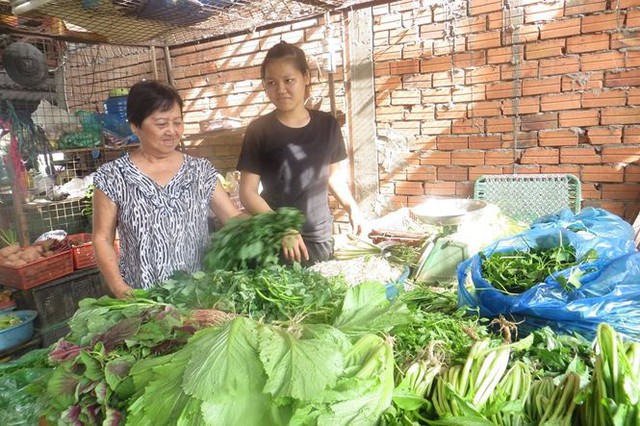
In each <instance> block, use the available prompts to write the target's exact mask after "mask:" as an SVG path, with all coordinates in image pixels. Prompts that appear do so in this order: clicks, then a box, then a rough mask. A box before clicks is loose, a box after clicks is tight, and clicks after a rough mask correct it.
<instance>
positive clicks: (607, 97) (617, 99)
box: [582, 90, 626, 108]
mask: <svg viewBox="0 0 640 426" xmlns="http://www.w3.org/2000/svg"><path fill="white" fill-rule="evenodd" d="M625 102H626V96H625V93H624V91H622V90H595V91H589V92H584V93H583V94H582V107H583V108H597V107H606V106H623V105H624V104H625Z"/></svg>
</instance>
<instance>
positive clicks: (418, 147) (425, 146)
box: [409, 135, 436, 151]
mask: <svg viewBox="0 0 640 426" xmlns="http://www.w3.org/2000/svg"><path fill="white" fill-rule="evenodd" d="M433 149H436V136H435V135H431V136H429V135H425V136H416V137H415V138H414V139H412V140H410V141H409V150H410V151H428V150H433Z"/></svg>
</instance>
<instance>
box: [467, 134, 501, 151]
mask: <svg viewBox="0 0 640 426" xmlns="http://www.w3.org/2000/svg"><path fill="white" fill-rule="evenodd" d="M501 147H502V139H501V138H500V136H487V135H478V136H470V137H469V148H470V149H485V150H489V149H498V148H501Z"/></svg>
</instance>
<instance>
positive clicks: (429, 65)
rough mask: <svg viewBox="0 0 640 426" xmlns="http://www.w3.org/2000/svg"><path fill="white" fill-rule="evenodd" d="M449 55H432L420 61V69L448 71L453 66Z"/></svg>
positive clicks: (425, 70)
mask: <svg viewBox="0 0 640 426" xmlns="http://www.w3.org/2000/svg"><path fill="white" fill-rule="evenodd" d="M451 62H452V58H451V56H433V57H431V58H427V59H423V60H422V61H420V70H421V72H423V73H429V72H431V73H432V72H439V71H448V70H450V69H451V68H453V65H452V63H451Z"/></svg>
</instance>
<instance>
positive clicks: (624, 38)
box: [611, 31, 640, 49]
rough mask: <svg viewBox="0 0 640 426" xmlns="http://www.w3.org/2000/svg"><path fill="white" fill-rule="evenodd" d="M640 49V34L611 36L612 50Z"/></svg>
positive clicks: (627, 33) (631, 33)
mask: <svg viewBox="0 0 640 426" xmlns="http://www.w3.org/2000/svg"><path fill="white" fill-rule="evenodd" d="M629 47H640V33H638V32H637V31H636V32H624V33H613V34H611V49H625V48H629Z"/></svg>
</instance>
